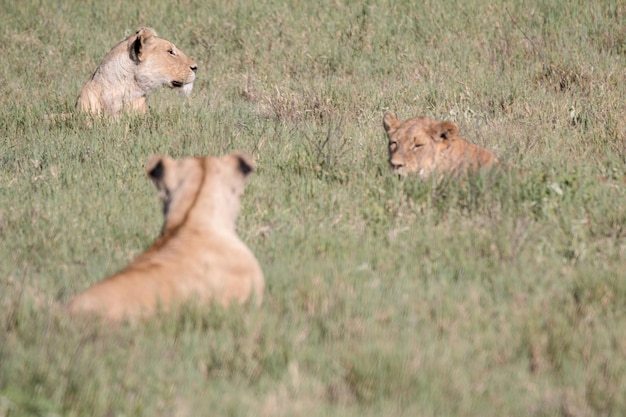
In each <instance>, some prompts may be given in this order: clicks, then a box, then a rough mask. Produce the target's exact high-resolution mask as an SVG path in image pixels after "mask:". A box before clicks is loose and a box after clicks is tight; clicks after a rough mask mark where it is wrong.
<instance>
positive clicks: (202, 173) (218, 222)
mask: <svg viewBox="0 0 626 417" xmlns="http://www.w3.org/2000/svg"><path fill="white" fill-rule="evenodd" d="M253 164H254V163H253V161H252V159H251V158H250V157H249V156H247V155H245V154H243V153H240V152H235V153H231V154H228V155H225V156H222V157H219V158H216V157H211V156H207V157H203V158H186V159H181V160H175V159H171V158H168V157H163V156H155V157H153V158H152V159H151V160H150V161H149V162H148V164H147V167H146V170H147V173H148V176H149V177H150V178H151V179H152V181H153V182H154V184H155V185H156V187H157V189H158V191H159V195H160V197H161V200H162V202H163V212H164V214H165V222H164V224H163V229H162V231H161V236H160V237H159V238H158V239H157V240H156V241H155V242H154V243H153V244H152V246H150V248H148V250H147V251H146V252H144V253H143V254H142V255H140V256H139V257H138V258H137V259H135V260H134V261H133V262H132V263H131V264H130V265H129V266H128V267H127V268H126V269H124V270H122V271H121V272H119V273H117V274H115V275H113V276H111V277H109V278H107V279H105V280H103V281H100V282H98V283H96V284H95V285H93V286H92V287H90V288H88V289H87V290H85V291H84V292H83V293H81V294H79V295H77V296H76V297H75V298H74V299H72V300H71V301H70V302H69V304H68V309H69V311H70V313H71V314H72V315H76V314H79V313H95V314H98V315H101V316H103V317H104V318H106V319H108V320H110V321H120V320H123V319H125V318H128V319H132V318H136V317H145V316H148V315H150V314H152V313H154V312H155V311H156V310H157V309H159V308H162V309H164V310H168V309H170V308H171V307H172V306H176V304H180V303H182V302H184V301H186V300H190V299H195V300H197V301H198V302H200V303H205V302H209V301H214V302H217V303H218V304H220V305H222V306H224V307H228V306H229V305H230V304H231V303H232V302H236V303H244V302H245V301H247V300H248V299H250V297H254V300H255V301H256V302H257V304H259V305H260V304H261V301H262V297H263V288H264V279H263V272H262V271H261V267H260V266H259V263H258V262H257V260H256V258H255V256H254V255H253V254H252V252H251V251H250V250H249V249H248V247H247V246H246V245H245V244H244V243H243V242H242V241H241V240H240V239H239V237H238V236H237V233H236V230H235V221H236V219H237V215H238V213H239V210H240V197H241V195H242V193H243V190H244V186H245V183H246V179H247V177H248V175H249V174H250V173H251V172H252V170H253Z"/></svg>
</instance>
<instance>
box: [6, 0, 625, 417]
mask: <svg viewBox="0 0 626 417" xmlns="http://www.w3.org/2000/svg"><path fill="white" fill-rule="evenodd" d="M530 3H533V2H530ZM536 3H541V4H536V5H529V2H524V1H519V0H512V1H508V2H492V1H486V0H468V1H458V0H443V1H432V0H425V1H423V2H418V1H408V0H407V1H382V2H374V1H361V2H351V1H332V2H320V3H318V2H311V1H304V0H282V1H281V0H261V1H254V2H253V1H244V0H232V1H214V0H209V1H205V2H199V1H184V0H182V1H178V2H167V1H164V0H155V1H152V2H121V1H108V2H91V1H89V2H52V1H51V2H39V1H33V0H25V1H20V2H8V1H2V2H1V4H0V21H1V22H2V24H1V25H0V40H1V42H0V45H1V46H0V48H1V51H2V60H0V79H1V81H2V82H1V83H0V417H8V416H11V417H13V416H48V417H50V416H179V417H184V416H189V417H193V416H330V415H332V416H339V417H342V416H359V417H365V416H487V417H488V416H494V417H495V416H536V417H539V416H562V417H570V416H571V417H583V416H623V415H626V279H625V277H626V189H625V187H626V184H625V178H626V165H625V163H626V101H625V97H626V4H625V3H624V2H623V1H621V0H606V1H599V2H589V1H582V0H572V1H565V0H546V1H542V2H536ZM141 26H151V27H153V28H155V29H156V30H157V32H158V33H159V35H161V36H162V37H164V38H166V39H169V40H172V41H173V42H175V43H176V44H177V46H178V47H179V48H180V49H182V50H183V51H185V52H186V53H187V54H188V55H190V56H191V57H193V58H194V59H195V60H196V62H197V63H198V65H199V70H198V81H197V83H196V86H195V89H194V92H193V94H192V95H191V97H190V98H189V99H185V98H183V97H180V96H178V95H177V94H176V93H175V92H172V91H169V90H163V91H159V92H157V93H155V94H153V95H152V96H151V97H150V98H149V100H148V102H149V105H150V111H149V112H148V114H147V115H145V116H142V117H122V118H121V119H120V120H119V121H115V122H111V121H96V122H94V123H93V125H90V124H89V123H85V122H84V121H83V120H81V119H80V118H73V119H68V120H58V121H56V122H54V121H53V122H49V121H46V120H44V116H45V115H47V114H56V113H63V112H69V111H72V109H73V105H74V102H75V99H76V96H77V94H78V91H79V90H80V87H81V85H82V84H83V83H84V82H85V81H86V80H87V79H88V78H89V76H90V75H91V73H92V72H93V70H94V69H95V67H96V66H97V64H98V63H99V61H100V60H101V58H102V57H103V56H104V54H105V53H106V51H107V50H108V49H109V48H110V47H111V46H113V45H114V44H115V43H116V42H118V41H120V40H121V39H123V38H124V37H125V36H127V35H129V34H130V33H132V32H133V31H135V30H136V29H137V28H138V27H141ZM386 110H392V111H394V112H395V113H396V115H397V116H398V117H399V118H401V119H405V118H408V117H411V116H415V115H419V114H425V115H430V116H432V117H435V118H438V119H449V120H454V121H456V122H457V123H458V124H459V126H460V131H461V134H462V136H464V137H465V138H466V139H468V140H469V141H471V142H474V143H477V144H479V145H481V146H484V147H487V148H489V149H491V150H493V151H494V152H495V153H496V154H497V155H498V157H499V158H500V159H501V160H502V161H504V162H505V163H506V164H507V165H508V166H509V167H510V168H511V169H509V170H506V171H505V172H502V173H499V174H484V175H477V176H476V177H473V178H469V179H468V180H467V181H465V182H462V183H459V182H457V181H454V180H444V181H442V182H440V183H432V182H420V181H418V180H417V179H415V178H406V179H398V178H395V177H393V176H392V175H390V173H389V170H388V168H387V162H386V157H387V150H386V136H385V134H384V131H383V128H382V115H383V112H384V111H386ZM234 149H241V150H244V151H246V152H249V153H250V154H252V155H253V156H254V158H255V160H256V161H257V164H258V171H257V173H256V174H255V175H254V176H253V177H252V178H251V181H250V184H249V186H248V188H247V190H246V193H245V195H244V201H243V205H244V209H243V211H242V214H241V216H240V219H239V222H238V230H239V233H240V236H241V237H242V239H243V240H244V241H245V242H246V243H247V244H248V245H249V246H250V247H251V249H252V250H253V252H254V253H255V254H256V255H257V257H258V259H259V261H260V263H261V265H262V267H263V270H264V273H265V277H266V283H267V291H266V295H265V302H264V304H263V306H262V307H261V308H259V309H255V308H252V307H243V308H239V309H233V310H230V311H221V310H219V309H210V308H207V307H199V306H195V307H194V306H189V308H187V309H185V311H183V312H181V313H180V314H179V315H172V316H166V317H157V318H155V319H153V320H150V321H148V322H146V323H139V324H135V325H125V326H122V327H121V328H119V329H116V330H112V329H105V328H101V327H99V326H97V325H95V324H93V323H89V322H72V321H70V320H69V319H68V318H67V317H66V316H65V315H64V313H63V311H62V309H61V306H62V304H63V303H64V302H65V301H67V300H68V299H69V298H70V297H72V295H74V294H76V293H77V292H79V291H81V290H82V289H84V288H86V287H87V286H89V285H90V284H92V283H94V282H96V281H98V280H100V279H102V278H103V277H105V276H106V275H108V274H111V273H114V272H116V271H117V270H119V269H120V268H122V267H123V266H124V265H126V264H127V263H128V262H129V261H130V260H131V259H132V258H133V257H135V256H136V255H137V254H139V253H140V252H141V251H142V250H143V249H144V248H146V247H147V246H148V245H149V244H150V243H151V242H152V240H153V239H154V238H155V237H156V236H157V235H158V233H159V230H160V227H161V221H162V215H161V209H160V204H159V202H158V199H157V196H156V192H155V190H154V187H153V186H152V184H151V183H150V181H149V180H148V179H147V178H146V177H145V174H144V172H143V165H144V163H145V162H146V160H147V159H148V158H149V156H151V155H152V154H154V153H164V154H168V155H171V156H173V157H184V156H189V155H205V154H223V153H225V152H228V151H231V150H234Z"/></svg>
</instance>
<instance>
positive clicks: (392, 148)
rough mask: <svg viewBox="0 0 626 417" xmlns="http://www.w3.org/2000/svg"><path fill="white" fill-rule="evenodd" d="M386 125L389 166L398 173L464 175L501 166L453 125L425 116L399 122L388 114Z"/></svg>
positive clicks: (384, 118) (491, 155)
mask: <svg viewBox="0 0 626 417" xmlns="http://www.w3.org/2000/svg"><path fill="white" fill-rule="evenodd" d="M383 126H384V127H385V131H386V132H387V136H388V138H389V165H390V166H391V170H392V171H393V172H394V173H396V174H400V175H406V174H409V173H417V174H418V175H419V176H420V177H421V178H426V177H428V176H430V175H431V174H433V173H435V172H436V173H439V174H443V173H451V174H464V173H466V172H468V171H476V170H478V169H480V168H482V167H486V166H491V165H497V164H498V163H499V162H498V158H496V156H495V155H494V154H493V153H491V151H489V150H487V149H485V148H481V147H480V146H478V145H474V144H472V143H469V142H466V141H465V140H463V139H462V138H461V137H459V135H458V133H459V127H458V126H457V125H456V123H454V122H450V121H443V122H440V121H437V120H433V119H431V118H430V117H426V116H419V117H414V118H412V119H408V120H406V121H404V122H400V121H399V120H398V119H396V117H395V116H394V115H393V113H390V112H387V113H385V116H384V117H383Z"/></svg>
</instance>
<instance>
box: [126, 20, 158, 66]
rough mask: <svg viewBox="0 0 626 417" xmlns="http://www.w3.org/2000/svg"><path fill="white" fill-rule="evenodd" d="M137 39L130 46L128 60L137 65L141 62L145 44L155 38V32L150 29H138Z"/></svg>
mask: <svg viewBox="0 0 626 417" xmlns="http://www.w3.org/2000/svg"><path fill="white" fill-rule="evenodd" d="M136 35H137V37H136V38H135V40H134V41H133V43H132V45H131V46H130V59H132V60H133V61H134V62H136V63H139V62H141V60H142V54H143V48H144V45H145V44H146V42H148V40H149V39H150V38H152V37H153V36H157V34H156V32H155V31H154V30H153V29H150V28H140V29H139V30H138V31H137V33H136Z"/></svg>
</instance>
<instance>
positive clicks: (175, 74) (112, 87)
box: [76, 28, 198, 116]
mask: <svg viewBox="0 0 626 417" xmlns="http://www.w3.org/2000/svg"><path fill="white" fill-rule="evenodd" d="M197 69H198V67H197V65H196V63H195V62H194V61H193V60H191V58H189V57H188V56H187V55H185V54H184V53H183V52H182V51H181V50H180V49H178V48H176V46H174V44H173V43H172V42H170V41H167V40H165V39H162V38H159V37H158V36H157V34H156V32H155V31H154V30H153V29H150V28H141V29H139V30H138V31H137V33H135V34H134V35H132V36H129V37H128V38H126V39H124V40H123V41H122V42H120V43H118V44H117V45H116V46H114V47H113V48H112V49H111V50H110V51H109V52H108V53H107V54H106V55H105V57H104V59H103V60H102V62H101V63H100V65H99V66H98V68H96V71H95V72H94V73H93V75H92V76H91V79H90V80H89V81H87V84H85V85H84V86H83V88H82V89H81V91H80V94H79V95H78V99H77V101H76V109H77V110H78V111H84V112H88V113H90V114H92V115H94V116H101V115H103V114H104V115H116V114H118V113H120V112H121V111H123V110H126V111H135V112H141V113H143V112H145V111H146V94H148V93H149V92H150V91H152V90H154V89H157V88H160V87H162V86H169V87H171V88H180V89H181V90H182V91H183V92H184V93H186V94H189V93H190V92H191V90H192V88H193V82H194V80H195V79H196V71H197Z"/></svg>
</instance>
